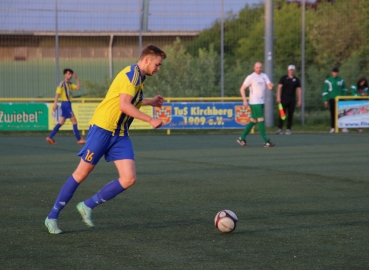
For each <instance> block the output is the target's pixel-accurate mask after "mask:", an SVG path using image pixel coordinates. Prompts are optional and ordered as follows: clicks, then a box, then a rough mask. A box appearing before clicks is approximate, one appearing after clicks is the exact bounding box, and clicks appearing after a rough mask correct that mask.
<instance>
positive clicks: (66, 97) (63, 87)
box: [56, 81, 77, 101]
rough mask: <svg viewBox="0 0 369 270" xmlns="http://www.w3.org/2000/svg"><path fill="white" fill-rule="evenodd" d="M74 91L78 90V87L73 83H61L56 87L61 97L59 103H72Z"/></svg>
mask: <svg viewBox="0 0 369 270" xmlns="http://www.w3.org/2000/svg"><path fill="white" fill-rule="evenodd" d="M72 90H77V85H75V84H73V83H71V82H66V81H61V82H60V84H59V85H58V87H56V93H57V94H58V95H59V99H58V100H59V101H71V99H72V95H71V91H72Z"/></svg>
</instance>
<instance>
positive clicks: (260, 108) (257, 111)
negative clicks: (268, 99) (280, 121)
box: [250, 104, 264, 119]
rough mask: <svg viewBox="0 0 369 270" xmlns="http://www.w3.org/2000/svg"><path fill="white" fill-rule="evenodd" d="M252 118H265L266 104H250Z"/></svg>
mask: <svg viewBox="0 0 369 270" xmlns="http://www.w3.org/2000/svg"><path fill="white" fill-rule="evenodd" d="M250 108H251V118H253V119H258V118H264V104H253V105H251V104H250Z"/></svg>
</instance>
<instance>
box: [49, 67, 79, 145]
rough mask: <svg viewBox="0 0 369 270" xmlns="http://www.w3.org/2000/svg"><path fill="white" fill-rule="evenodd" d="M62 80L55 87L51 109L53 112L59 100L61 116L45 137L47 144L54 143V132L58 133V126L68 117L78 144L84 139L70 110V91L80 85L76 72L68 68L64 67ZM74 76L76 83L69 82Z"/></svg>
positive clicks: (77, 88)
mask: <svg viewBox="0 0 369 270" xmlns="http://www.w3.org/2000/svg"><path fill="white" fill-rule="evenodd" d="M63 74H64V80H63V81H61V82H60V84H59V85H58V87H57V88H56V94H55V99H54V106H53V111H54V112H55V111H56V109H57V105H58V101H61V111H62V113H61V116H60V119H59V123H57V124H56V125H55V127H54V128H53V130H52V131H51V132H50V134H49V136H48V137H47V138H46V141H47V142H48V143H49V144H56V142H55V140H54V139H53V138H54V136H55V135H56V133H58V131H59V128H60V127H61V126H62V125H64V123H65V120H66V119H68V118H69V119H70V121H71V122H72V124H73V132H74V135H75V136H76V138H77V143H78V144H84V143H85V142H86V141H85V140H84V139H83V138H82V137H81V135H80V134H79V130H78V126H77V119H76V117H75V115H74V113H73V111H72V102H71V100H72V95H71V91H73V90H80V89H81V85H80V83H79V80H78V76H77V74H76V73H74V72H73V70H71V69H70V68H66V69H64V71H63ZM73 76H74V78H75V80H76V82H77V84H73V83H72V82H71V80H72V77H73Z"/></svg>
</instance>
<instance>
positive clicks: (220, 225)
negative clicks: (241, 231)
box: [214, 210, 238, 233]
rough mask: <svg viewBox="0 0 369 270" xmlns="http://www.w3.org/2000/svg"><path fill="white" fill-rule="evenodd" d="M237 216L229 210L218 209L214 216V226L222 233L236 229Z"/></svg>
mask: <svg viewBox="0 0 369 270" xmlns="http://www.w3.org/2000/svg"><path fill="white" fill-rule="evenodd" d="M237 221H238V218H237V216H236V214H235V213H233V212H232V211H231V210H222V211H219V212H218V214H217V215H216V216H215V219H214V223H215V227H217V229H218V230H219V231H221V232H223V233H229V232H233V231H234V230H235V229H236V225H237Z"/></svg>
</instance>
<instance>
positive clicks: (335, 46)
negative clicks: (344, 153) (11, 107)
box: [0, 0, 369, 124]
mask: <svg viewBox="0 0 369 270" xmlns="http://www.w3.org/2000/svg"><path fill="white" fill-rule="evenodd" d="M264 4H265V1H262V0H226V1H225V0H211V1H209V0H187V1H170V0H136V1H128V0H105V1H101V0H81V1H77V2H76V1H71V0H65V1H58V0H54V1H44V0H34V1H25V0H12V1H10V0H4V1H1V2H0V76H1V78H0V96H1V97H4V98H16V97H28V98H34V97H45V98H49V97H53V96H54V94H55V86H56V84H57V83H58V82H59V81H60V80H61V78H62V74H61V71H62V70H63V69H64V68H67V67H68V68H72V69H73V70H74V71H75V72H76V73H77V74H78V75H79V77H80V79H81V82H82V91H81V94H80V95H82V96H84V97H94V95H95V96H99V95H100V96H101V95H102V94H103V92H104V91H106V88H107V86H108V85H109V83H110V81H111V78H113V77H114V76H115V75H116V74H117V73H118V72H119V71H120V70H121V69H122V68H124V67H125V66H126V65H129V64H132V63H135V62H136V61H137V58H138V56H139V53H140V50H141V48H142V46H145V45H147V44H156V45H158V46H159V47H163V48H165V50H166V51H167V53H168V55H169V56H170V57H168V59H167V60H165V61H164V64H163V67H162V70H161V71H160V72H159V73H158V74H157V75H155V76H153V77H152V78H150V80H149V83H148V84H147V93H148V95H150V94H153V93H155V92H160V93H162V94H163V95H165V96H170V97H179V96H182V97H185V96H191V97H220V96H226V97H227V96H228V97H230V96H239V87H240V85H241V84H242V82H243V80H244V78H245V77H246V75H247V74H250V73H252V71H253V70H252V66H253V63H254V62H256V61H261V62H265V59H264V58H265V57H264V34H265V32H264V25H265V22H264V19H265V18H264V14H265V9H264ZM349 9H352V12H350V10H349ZM359 10H360V12H359ZM352 14H353V15H352ZM368 16H369V12H366V9H365V0H354V1H349V0H336V1H328V0H325V1H324V0H301V1H288V0H286V1H284V0H283V1H282V0H281V1H274V20H273V23H274V26H273V29H274V61H273V63H274V69H273V78H274V82H275V84H278V80H279V78H280V77H281V76H282V75H284V74H285V73H286V68H287V65H288V64H294V65H296V67H297V70H296V75H297V76H298V77H300V78H301V77H303V78H305V79H304V82H305V84H304V85H305V87H304V93H305V103H304V105H305V111H303V115H301V111H299V110H298V111H297V112H296V114H297V117H296V121H300V119H304V117H305V116H306V120H307V123H308V124H319V123H325V122H326V121H327V118H328V113H327V112H325V111H324V109H323V106H322V99H321V90H322V87H323V82H324V79H325V78H326V77H327V76H329V74H330V70H331V68H332V67H334V66H339V67H340V69H341V74H340V75H342V76H343V78H344V79H345V81H346V84H347V86H348V88H350V86H351V84H354V83H355V82H356V81H357V80H358V78H359V77H361V76H365V75H366V71H367V67H368V64H367V62H369V61H367V59H366V58H365V57H363V55H364V54H365V52H367V49H365V48H366V47H365V46H366V44H367V43H366V39H367V38H366V37H365V35H364V34H363V33H365V32H364V31H363V30H365V29H367V28H368V27H367V25H368V24H367V23H365V22H366V21H368V20H367V19H368ZM324 18H326V20H324ZM305 20H306V21H305ZM305 22H306V23H305ZM360 27H361V28H360ZM365 27H366V28H365ZM332 28H334V29H339V31H338V30H337V35H336V36H337V37H334V36H332V35H331V34H330V32H329V31H325V29H332ZM331 32H332V31H331ZM338 36H339V37H338ZM342 36H346V37H347V39H349V41H348V42H347V40H345V39H344V38H341V37H342ZM328 41H329V42H330V43H329V42H328Z"/></svg>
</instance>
